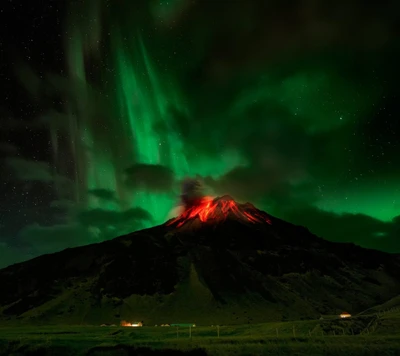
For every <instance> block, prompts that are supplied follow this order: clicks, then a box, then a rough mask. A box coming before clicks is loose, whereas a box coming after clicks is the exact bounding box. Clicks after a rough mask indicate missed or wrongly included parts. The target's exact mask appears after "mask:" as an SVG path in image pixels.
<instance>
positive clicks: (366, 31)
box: [159, 0, 399, 78]
mask: <svg viewBox="0 0 400 356" xmlns="http://www.w3.org/2000/svg"><path fill="white" fill-rule="evenodd" d="M178 10H179V8H178V9H177V11H176V13H177V17H176V18H175V17H173V19H174V22H173V23H171V24H168V22H164V24H168V27H174V26H175V28H176V31H179V33H182V27H183V28H184V31H183V32H184V33H188V34H190V36H192V38H193V42H195V43H197V46H196V47H197V56H198V58H199V60H200V61H201V62H200V63H198V64H197V66H198V67H201V68H202V76H203V78H210V77H215V76H218V77H223V78H226V77H228V76H229V75H231V74H232V72H233V71H236V70H237V68H240V70H241V71H242V70H243V69H244V68H247V69H252V70H254V71H255V70H257V68H259V67H260V66H264V65H265V64H266V63H269V64H271V63H276V62H278V61H282V60H284V59H287V58H290V57H293V56H295V55H297V56H299V55H302V54H304V53H310V52H312V53H315V52H316V51H327V49H330V48H343V49H351V50H355V49H356V50H363V51H365V50H375V49H377V48H382V47H384V46H386V45H388V44H390V43H392V42H393V41H394V40H396V39H397V36H398V34H399V26H398V16H397V14H398V11H399V3H398V2H397V1H395V0H389V1H385V2H384V3H378V2H370V3H368V4H366V3H365V1H362V0H355V1H351V2H344V1H338V2H329V3H326V2H323V1H314V0H296V1H291V2H290V3H288V2H282V1H279V0H275V1H264V0H253V1H246V2H244V1H237V2H232V3H230V4H229V6H226V2H224V1H219V2H207V1H201V2H194V3H192V6H190V7H188V8H186V9H185V11H184V12H180V11H178ZM179 13H181V14H182V16H179V15H178V14H179ZM159 18H160V17H159ZM163 21H164V19H163ZM204 23H207V24H208V29H207V30H205V29H204ZM161 26H162V24H161Z"/></svg>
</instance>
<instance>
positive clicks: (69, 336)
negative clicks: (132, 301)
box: [0, 321, 400, 356]
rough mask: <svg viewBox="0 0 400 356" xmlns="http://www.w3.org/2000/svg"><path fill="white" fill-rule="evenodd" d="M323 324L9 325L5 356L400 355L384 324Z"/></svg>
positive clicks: (0, 336)
mask: <svg viewBox="0 0 400 356" xmlns="http://www.w3.org/2000/svg"><path fill="white" fill-rule="evenodd" d="M319 324H320V322H319V321H299V322H286V323H267V324H258V325H238V326H223V327H218V328H217V327H197V328H192V329H191V332H190V330H189V329H188V328H184V329H183V328H180V329H176V328H173V327H166V328H164V327H163V328H162V327H143V328H137V329H136V328H121V327H97V326H96V327H94V326H86V327H85V326H51V327H50V326H47V327H36V328H35V327H28V326H14V327H3V328H0V356H3V355H4V356H5V355H7V356H11V355H13V356H17V355H32V356H33V355H44V356H46V355H59V356H64V355H71V356H74V355H77V356H78V355H93V356H100V355H102V356H106V355H107V356H108V355H110V356H111V355H136V354H140V355H168V354H174V355H180V354H181V355H199V356H200V355H220V356H225V355H249V356H250V355H254V356H257V355H398V354H399V350H400V339H399V338H398V334H397V333H392V335H390V334H386V335H382V333H379V332H378V331H379V328H378V329H377V331H376V332H375V333H368V334H366V333H361V334H359V335H333V334H332V333H324V332H323V331H322V330H321V328H319ZM385 325H386V324H385ZM218 330H219V337H218ZM343 330H345V329H343Z"/></svg>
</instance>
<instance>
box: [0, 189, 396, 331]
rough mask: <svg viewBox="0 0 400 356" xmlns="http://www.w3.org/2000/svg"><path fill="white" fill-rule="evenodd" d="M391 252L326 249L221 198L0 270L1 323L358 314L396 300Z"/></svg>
mask: <svg viewBox="0 0 400 356" xmlns="http://www.w3.org/2000/svg"><path fill="white" fill-rule="evenodd" d="M399 282H400V262H399V259H398V257H397V256H395V255H390V254H387V253H383V252H379V251H374V250H367V249H363V248H360V247H357V246H355V245H353V244H339V243H332V242H328V241H325V240H323V239H321V238H318V237H316V236H314V235H312V234H311V233H310V232H309V231H308V230H307V229H305V228H303V227H299V226H294V225H292V224H289V223H286V222H284V221H282V220H279V219H276V218H273V217H271V216H269V215H268V214H266V213H265V212H262V211H260V210H258V209H256V208H255V207H254V206H253V205H251V204H249V203H247V204H237V203H236V202H235V201H233V199H232V198H230V197H228V196H225V197H221V198H216V199H211V198H205V199H203V200H201V201H198V202H197V203H196V204H194V205H193V206H191V207H189V208H188V209H187V210H186V211H185V212H184V213H183V214H182V215H181V216H179V217H177V218H176V219H171V220H170V221H168V222H167V223H165V224H163V225H160V226H156V227H154V228H150V229H146V230H142V231H138V232H135V233H132V234H129V235H126V236H121V237H119V238H116V239H114V240H111V241H106V242H103V243H99V244H93V245H88V246H83V247H77V248H73V249H67V250H64V251H61V252H58V253H55V254H51V255H45V256H41V257H38V258H35V259H33V260H30V261H27V262H24V263H20V264H16V265H13V266H10V267H7V268H5V269H3V270H0V284H1V286H2V288H1V289H0V313H1V315H0V318H1V319H2V320H7V321H8V322H16V321H19V322H33V321H34V322H36V323H38V322H43V323H70V324H87V323H89V324H93V323H95V324H96V323H100V324H101V323H118V322H119V321H120V320H121V319H124V320H143V321H144V322H145V323H147V324H161V323H173V322H196V323H198V324H201V323H204V324H216V323H219V324H223V323H255V322H262V321H269V320H288V319H298V318H315V317H318V316H319V314H333V313H339V312H340V311H342V310H346V311H349V312H351V313H356V312H359V311H362V310H365V309H367V308H370V307H372V306H374V305H376V304H380V303H383V302H385V301H387V300H389V299H390V298H393V297H394V296H396V295H398V294H400V283H399Z"/></svg>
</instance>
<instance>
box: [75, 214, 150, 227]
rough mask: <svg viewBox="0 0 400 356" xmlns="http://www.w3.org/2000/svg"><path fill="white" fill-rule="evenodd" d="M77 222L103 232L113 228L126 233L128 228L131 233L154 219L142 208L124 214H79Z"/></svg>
mask: <svg viewBox="0 0 400 356" xmlns="http://www.w3.org/2000/svg"><path fill="white" fill-rule="evenodd" d="M77 220H78V221H79V223H81V224H82V225H83V226H87V227H89V226H93V227H98V228H99V229H101V230H103V229H109V228H111V229H114V230H117V231H121V230H124V231H125V229H126V228H128V229H129V230H128V232H129V231H134V230H136V229H137V228H138V227H141V226H142V223H143V222H146V221H151V220H152V217H151V214H150V213H149V212H147V211H146V210H144V209H142V208H132V209H129V210H126V211H122V212H118V211H113V210H104V209H93V210H86V211H82V212H80V213H78V215H77Z"/></svg>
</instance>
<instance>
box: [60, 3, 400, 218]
mask: <svg viewBox="0 0 400 356" xmlns="http://www.w3.org/2000/svg"><path fill="white" fill-rule="evenodd" d="M185 4H186V3H185V2H184V1H176V2H158V3H156V2H154V3H152V6H151V7H150V8H146V7H145V6H143V8H140V9H137V11H136V12H137V13H139V12H142V14H143V13H144V14H145V15H144V16H143V18H144V19H146V20H147V21H148V22H144V21H141V20H140V19H139V17H137V16H135V15H128V16H127V15H125V13H128V14H133V13H134V8H135V6H129V5H127V3H125V4H124V5H123V6H122V7H121V9H119V10H117V9H115V8H114V9H112V11H110V12H109V13H104V14H102V10H103V9H102V8H101V7H102V3H101V2H98V3H97V5H95V2H93V3H92V4H89V5H88V6H87V8H82V9H79V10H77V8H76V7H75V9H74V10H75V12H78V13H79V14H82V12H85V11H86V16H87V17H86V18H87V19H90V20H89V21H86V22H81V24H80V25H79V21H77V18H76V17H72V18H71V19H70V23H71V26H70V28H71V30H70V31H69V32H68V33H71V34H72V35H71V36H70V37H69V39H70V40H69V41H67V52H68V68H69V78H70V80H71V83H70V84H71V85H72V88H73V90H71V91H70V94H72V98H71V99H72V100H69V102H70V103H73V104H72V105H71V104H70V105H69V107H67V111H68V112H69V113H70V115H69V116H70V117H69V120H70V124H69V125H68V129H69V137H70V140H71V142H72V146H73V147H72V150H71V151H72V153H73V154H74V156H75V162H76V165H75V170H76V176H75V183H76V190H75V196H76V197H78V198H79V199H78V200H80V201H86V202H87V204H88V207H89V208H91V209H94V208H101V209H105V208H106V209H129V208H132V207H141V208H143V209H144V210H146V211H148V212H150V214H151V216H152V220H151V221H148V222H147V223H146V224H147V226H149V225H153V224H159V223H162V222H163V221H165V220H166V218H167V216H168V213H169V211H170V210H171V208H172V207H173V206H174V204H176V202H177V196H178V194H179V186H178V185H174V186H170V187H166V188H167V189H162V190H158V191H154V190H152V189H151V187H150V188H149V187H147V186H146V187H143V185H142V183H143V182H141V181H140V179H143V180H146V179H149V177H147V176H142V178H140V177H136V178H135V177H132V178H131V180H132V181H131V182H130V184H127V181H126V178H127V177H126V175H125V174H123V173H124V172H125V171H126V169H127V167H129V166H130V165H134V164H144V165H154V166H162V167H167V168H168V169H170V170H171V171H172V172H173V174H174V178H175V180H176V181H179V180H180V179H182V178H184V177H187V176H197V175H198V176H201V177H203V178H204V179H205V180H206V182H208V183H210V184H209V185H210V187H211V190H212V191H213V193H215V194H221V193H229V194H232V195H233V196H234V197H235V198H237V199H239V200H246V199H252V200H253V201H254V200H256V201H254V203H257V204H259V205H261V208H264V209H270V210H271V209H272V210H273V211H272V213H276V214H278V215H279V209H276V210H277V211H274V203H273V202H271V201H270V200H271V199H270V198H269V197H268V194H269V193H271V192H272V191H274V190H275V189H276V188H280V186H281V185H282V184H283V183H284V184H285V185H287V184H289V185H291V186H294V187H298V186H299V187H302V186H304V182H307V180H309V179H310V178H309V177H310V175H313V176H317V175H319V176H320V177H323V176H324V175H325V174H329V173H330V172H329V169H328V171H326V167H318V162H312V160H318V158H315V157H311V156H312V154H311V152H312V150H313V149H314V147H313V146H315V145H316V142H311V141H314V140H315V141H317V140H319V139H320V138H321V137H323V136H324V133H326V132H337V135H338V136H337V137H338V140H339V141H340V143H338V142H334V141H335V140H330V141H331V142H328V143H327V144H326V147H321V148H322V150H324V152H323V153H324V154H326V155H327V157H328V158H330V157H329V155H330V156H332V157H333V156H335V160H334V161H332V162H331V165H332V167H331V169H339V170H343V171H345V169H346V168H348V166H351V164H350V165H349V164H343V162H338V161H337V160H338V159H337V157H339V160H342V158H341V157H340V155H337V153H336V152H335V150H341V151H343V146H346V145H347V146H348V149H351V146H352V145H353V146H354V144H355V142H354V141H355V140H357V138H356V139H355V140H354V138H353V137H351V134H352V132H353V131H354V130H355V125H356V123H358V122H360V121H362V120H363V118H365V117H367V116H368V114H369V113H370V112H371V111H372V110H373V106H374V105H375V104H376V103H377V101H378V100H379V96H380V95H382V91H383V90H384V88H381V87H380V86H379V85H377V83H378V81H379V75H376V76H375V77H373V76H369V77H364V78H362V75H363V74H365V73H363V71H362V70H360V73H351V72H350V70H351V69H354V68H351V67H352V66H351V65H350V66H349V64H348V60H349V58H348V57H347V55H346V54H341V53H340V52H339V53H335V56H334V59H333V60H332V59H330V58H329V57H330V56H329V55H328V56H327V55H326V54H325V53H324V52H322V51H321V52H319V51H318V50H316V51H312V53H311V55H307V56H305V57H304V56H299V57H298V58H296V61H292V60H290V59H288V58H284V57H283V58H282V60H281V63H280V62H278V63H276V64H273V65H272V64H271V65H264V66H259V68H257V72H256V73H253V72H254V71H252V70H249V69H245V70H242V71H241V72H239V73H231V74H230V77H229V79H227V80H225V83H222V84H221V83H218V82H215V80H214V82H211V83H210V82H204V83H201V84H199V87H198V88H193V87H192V88H190V87H188V83H187V81H186V82H185V80H182V78H185V76H187V75H188V73H189V71H190V65H194V63H195V62H196V61H197V60H198V58H196V54H197V56H201V51H202V50H203V51H204V48H201V47H202V46H204V43H202V40H199V43H198V47H199V48H196V43H194V41H192V44H191V47H187V48H184V45H182V44H181V45H180V46H181V47H180V48H179V51H180V52H179V53H177V51H178V49H176V48H177V43H176V42H177V40H176V39H174V38H173V35H171V34H167V35H166V34H165V31H166V30H162V29H161V30H159V31H157V30H154V29H152V28H151V25H154V26H157V24H158V25H159V26H160V27H162V26H163V22H165V21H167V19H170V18H171V17H172V18H173V17H174V16H178V15H179V13H180V12H181V11H183V10H182V8H184V7H185V6H186V5H185ZM103 5H104V4H103ZM75 6H76V5H75ZM124 9H125V10H126V11H124ZM177 14H178V15H177ZM150 18H151V20H149V19H150ZM88 24H89V25H88ZM93 24H94V25H93ZM105 34H106V35H105ZM178 40H181V42H185V41H186V44H187V42H188V39H187V38H186V39H182V38H179V37H178ZM162 41H164V42H163V43H164V46H163V47H164V49H163V50H160V48H157V46H158V44H160V43H161V42H162ZM203 41H204V39H203ZM189 42H190V41H189ZM99 43H100V45H99ZM192 47H193V48H192ZM184 52H189V53H184ZM167 53H170V55H169V56H168V55H166V54H167ZM171 54H172V55H173V56H174V57H175V58H172V59H171ZM192 54H193V58H191V56H192ZM179 57H181V58H179ZM377 57H378V56H376V54H375V55H374V53H372V54H371V55H370V59H369V60H364V61H363V62H364V63H365V66H366V67H367V68H368V69H370V68H373V67H374V65H375V64H376V63H377V61H376V58H377ZM163 61H164V62H163ZM88 62H92V66H93V67H94V68H96V69H95V70H93V69H89V68H88V66H87V65H85V64H86V63H88ZM99 63H102V64H101V65H100V64H99ZM188 63H189V64H188ZM94 71H96V73H94ZM246 73H247V74H246ZM99 78H101V79H100V80H99ZM356 78H357V80H355V79H356ZM360 78H361V79H360ZM96 81H97V83H96ZM212 96H214V97H212ZM203 104H204V106H203V107H202V105H203ZM80 138H81V139H80ZM268 140H269V141H270V142H268ZM310 142H311V143H310ZM340 146H342V147H340ZM344 148H346V147H344ZM87 151H89V154H88V153H87ZM257 151H259V152H261V153H258V152H257ZM268 151H269V152H268ZM263 160H264V161H265V162H263ZM335 166H336V167H335ZM310 167H311V168H310ZM319 168H321V170H320V171H319ZM238 169H243V171H244V170H245V169H247V171H248V172H247V173H246V172H245V173H244V176H243V177H240V172H239V173H238V177H233V178H232V180H231V181H229V182H226V184H225V185H224V175H226V174H229V172H232V171H235V170H238ZM312 170H314V171H315V172H312ZM246 174H248V177H246ZM263 174H265V175H268V176H273V177H268V178H263V182H261V183H260V182H258V180H259V179H258V178H257V175H258V176H260V175H263ZM335 176H337V174H335ZM242 178H243V179H242ZM246 178H247V179H246ZM324 178H325V177H324ZM326 178H327V181H328V182H329V177H326ZM128 179H129V177H128ZM150 179H151V178H150ZM312 179H313V178H312ZM243 180H244V181H243ZM256 181H257V182H256ZM248 185H250V186H251V185H255V186H260V185H261V186H262V187H261V188H260V190H259V191H256V192H248V191H247V188H248V187H247V186H248ZM305 185H307V183H306V184H305ZM320 186H321V184H319V183H316V184H315V187H314V188H313V192H311V193H310V194H311V195H316V194H317V195H318V192H316V190H317V189H321V188H320ZM170 188H172V189H170ZM94 190H95V191H98V190H105V191H110V192H115V193H116V199H115V200H109V201H108V202H107V203H106V204H105V202H104V199H103V200H102V199H98V197H94V196H90V195H89V196H88V195H87V194H85V193H87V192H88V191H94ZM250 191H251V189H250ZM306 191H307V190H306ZM254 193H255V194H254ZM329 194H331V195H332V192H328V195H329ZM342 195H343V194H338V199H337V200H336V201H334V202H332V201H333V200H332V199H330V200H329V201H328V202H326V201H323V200H322V201H319V200H321V197H320V198H319V199H317V201H316V202H315V204H316V205H317V206H319V207H322V208H326V209H328V210H331V211H334V212H339V213H343V212H349V213H367V214H369V215H371V216H374V217H376V218H378V219H382V220H386V221H387V220H390V219H391V218H393V217H394V216H395V215H397V211H395V209H387V208H382V207H379V206H376V204H378V205H379V204H384V205H387V201H386V200H385V199H383V198H381V199H378V200H375V199H374V201H375V203H374V205H375V207H374V208H371V207H370V206H368V204H365V203H364V202H363V201H361V200H358V201H360V203H358V202H355V200H354V198H353V199H350V201H348V199H347V197H345V196H343V197H341V196H342ZM359 195H360V196H363V197H364V199H368V194H367V193H363V194H361V193H360V194H359ZM357 199H358V198H357ZM307 200H309V199H307ZM393 200H395V199H393ZM275 205H276V204H275ZM281 214H282V212H281Z"/></svg>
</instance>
